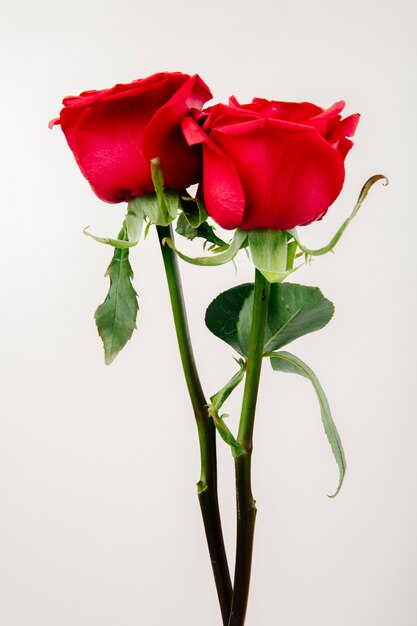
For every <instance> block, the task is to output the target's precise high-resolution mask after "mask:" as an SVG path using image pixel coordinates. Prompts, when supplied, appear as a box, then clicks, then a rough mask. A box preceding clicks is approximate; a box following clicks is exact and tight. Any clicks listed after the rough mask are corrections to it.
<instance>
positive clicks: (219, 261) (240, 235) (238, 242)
mask: <svg viewBox="0 0 417 626" xmlns="http://www.w3.org/2000/svg"><path fill="white" fill-rule="evenodd" d="M247 236H248V234H247V232H245V231H244V230H240V229H239V228H238V229H237V230H236V232H235V236H234V238H233V240H232V242H231V244H230V246H229V247H228V249H227V250H226V251H225V252H221V253H219V254H213V255H212V256H203V257H195V258H193V257H189V256H187V255H185V254H183V253H182V252H180V251H179V250H177V248H175V246H174V244H173V242H172V240H171V239H170V238H169V237H167V238H166V239H164V240H163V243H164V244H166V245H167V246H169V247H170V248H171V249H172V250H174V252H175V253H176V254H177V255H178V256H179V257H180V258H181V259H183V260H184V261H187V263H191V264H192V265H204V266H210V265H223V264H224V263H228V262H229V261H233V259H234V258H235V256H236V255H237V253H238V252H239V250H240V249H241V247H242V246H243V244H244V243H245V241H246V239H247Z"/></svg>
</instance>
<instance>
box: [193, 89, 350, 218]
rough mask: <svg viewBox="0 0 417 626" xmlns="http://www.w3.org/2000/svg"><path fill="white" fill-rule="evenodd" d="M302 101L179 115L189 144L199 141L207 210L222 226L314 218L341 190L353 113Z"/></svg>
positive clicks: (341, 105) (340, 106) (340, 104)
mask: <svg viewBox="0 0 417 626" xmlns="http://www.w3.org/2000/svg"><path fill="white" fill-rule="evenodd" d="M344 105H345V103H344V102H337V103H336V104H334V105H333V106H332V107H330V109H327V110H323V109H322V108H320V107H318V106H316V105H314V104H310V103H308V102H301V103H294V102H275V101H271V102H270V101H268V100H263V99H260V98H255V99H254V100H253V101H252V103H251V104H245V105H240V104H239V103H238V102H237V101H236V99H235V98H231V99H230V105H229V106H227V105H224V104H218V105H215V106H213V107H210V108H209V109H207V114H208V115H207V118H206V120H205V122H204V124H203V126H202V128H200V126H199V125H198V124H197V122H196V121H195V120H192V119H187V120H184V121H183V128H184V132H185V135H186V137H187V141H188V142H189V143H190V145H193V144H197V143H203V193H204V199H205V202H206V207H207V212H208V213H209V215H210V216H211V217H212V218H213V219H214V220H215V221H216V222H217V223H218V224H220V226H222V227H223V228H227V229H232V228H236V227H238V226H239V227H240V228H243V229H245V230H251V229H252V228H272V229H276V230H287V229H291V228H294V227H295V226H299V225H303V224H308V223H309V222H312V221H314V220H317V219H320V218H321V217H323V215H324V214H325V213H326V212H327V209H328V208H329V206H330V205H331V204H332V203H333V202H334V201H335V200H336V198H337V196H338V195H339V193H340V191H341V190H342V186H343V182H344V177H345V168H344V159H345V157H346V155H347V153H348V152H349V150H350V148H351V147H352V145H353V143H352V142H351V141H350V140H349V139H346V137H351V136H353V134H354V132H355V130H356V126H357V124H358V121H359V115H358V114H354V115H351V116H349V117H347V118H345V119H344V120H342V118H341V115H339V114H340V112H341V111H342V109H343V108H344Z"/></svg>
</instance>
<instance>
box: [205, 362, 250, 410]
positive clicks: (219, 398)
mask: <svg viewBox="0 0 417 626" xmlns="http://www.w3.org/2000/svg"><path fill="white" fill-rule="evenodd" d="M237 362H238V364H239V365H240V370H239V371H238V372H237V373H236V374H235V375H234V376H232V378H231V379H230V380H229V381H228V382H227V383H226V384H225V386H224V387H222V388H221V389H220V391H218V392H217V393H215V394H214V396H211V398H210V400H211V403H212V406H213V407H214V408H215V409H216V410H217V411H218V410H219V409H220V408H221V407H222V406H223V404H224V403H225V402H226V400H227V398H228V397H229V396H230V394H231V393H232V391H234V390H235V389H236V387H237V386H238V385H239V384H240V383H241V382H242V380H243V378H244V376H245V370H246V363H245V361H244V360H243V359H239V360H238V361H237Z"/></svg>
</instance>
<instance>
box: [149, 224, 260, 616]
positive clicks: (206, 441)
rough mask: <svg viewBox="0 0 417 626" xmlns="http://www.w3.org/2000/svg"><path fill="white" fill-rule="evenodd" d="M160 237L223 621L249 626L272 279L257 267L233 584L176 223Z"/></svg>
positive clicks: (238, 455) (238, 456)
mask: <svg viewBox="0 0 417 626" xmlns="http://www.w3.org/2000/svg"><path fill="white" fill-rule="evenodd" d="M157 230H158V237H159V242H160V246H161V252H162V257H163V262H164V267H165V273H166V278H167V282H168V289H169V295H170V299H171V307H172V312H173V317H174V323H175V329H176V333H177V340H178V345H179V350H180V356H181V361H182V366H183V370H184V375H185V379H186V383H187V388H188V393H189V395H190V399H191V403H192V407H193V411H194V416H195V420H196V424H197V430H198V438H199V444H200V460H201V474H200V480H199V482H198V484H197V487H198V498H199V502H200V508H201V513H202V517H203V522H204V528H205V532H206V538H207V544H208V548H209V554H210V559H211V564H212V568H213V574H214V580H215V584H216V589H217V595H218V599H219V604H220V610H221V614H222V620H223V626H243V625H244V623H245V616H246V608H247V603H248V595H249V585H250V574H251V564H252V550H253V537H254V530H255V518H256V506H255V500H254V499H253V495H252V488H251V457H252V441H253V427H254V418H255V409H256V400H257V395H258V387H259V379H260V374H261V366H262V354H263V344H264V342H263V337H264V330H265V323H266V315H267V310H268V299H269V283H268V282H267V281H266V280H265V278H264V277H263V276H262V274H260V273H259V272H258V271H257V270H256V274H255V289H254V306H253V315H252V328H251V335H250V342H249V353H248V358H247V369H246V380H245V388H244V393H243V400H242V410H241V416H240V423H239V430H238V436H237V443H238V444H239V445H238V448H237V451H235V452H234V462H235V480H236V509H237V538H236V558H235V575H234V583H233V587H232V583H231V578H230V573H229V567H228V562H227V556H226V550H225V546H224V539H223V533H222V526H221V520H220V510H219V502H218V493H217V460H216V429H215V426H214V422H213V420H212V419H211V418H210V417H209V415H208V406H207V404H208V403H207V401H206V399H205V396H204V393H203V390H202V387H201V383H200V379H199V376H198V372H197V368H196V364H195V360H194V355H193V350H192V346H191V341H190V335H189V330H188V323H187V317H186V312H185V306H184V299H183V294H182V286H181V278H180V274H179V269H178V264H177V258H176V255H175V252H174V251H173V250H171V248H169V247H168V246H165V245H163V240H164V239H165V238H166V237H169V238H171V239H173V232H172V227H171V226H158V227H157Z"/></svg>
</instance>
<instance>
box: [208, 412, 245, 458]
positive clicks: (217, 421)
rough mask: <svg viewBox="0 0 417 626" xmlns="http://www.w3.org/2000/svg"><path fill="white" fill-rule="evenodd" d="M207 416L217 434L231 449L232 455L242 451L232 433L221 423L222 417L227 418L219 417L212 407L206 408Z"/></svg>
mask: <svg viewBox="0 0 417 626" xmlns="http://www.w3.org/2000/svg"><path fill="white" fill-rule="evenodd" d="M208 414H209V416H210V417H211V418H212V420H213V423H214V425H215V427H216V430H217V432H218V433H219V435H220V437H221V438H222V439H223V441H224V442H226V443H227V445H228V446H230V447H231V448H232V450H233V452H234V453H236V452H237V453H239V452H240V451H241V450H242V446H240V445H239V444H238V442H237V441H236V438H235V437H234V435H233V433H232V432H231V430H230V429H229V428H228V427H227V426H226V424H225V423H224V421H223V420H224V417H227V416H225V415H219V414H218V413H217V411H216V409H215V408H214V407H213V406H209V407H208Z"/></svg>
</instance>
